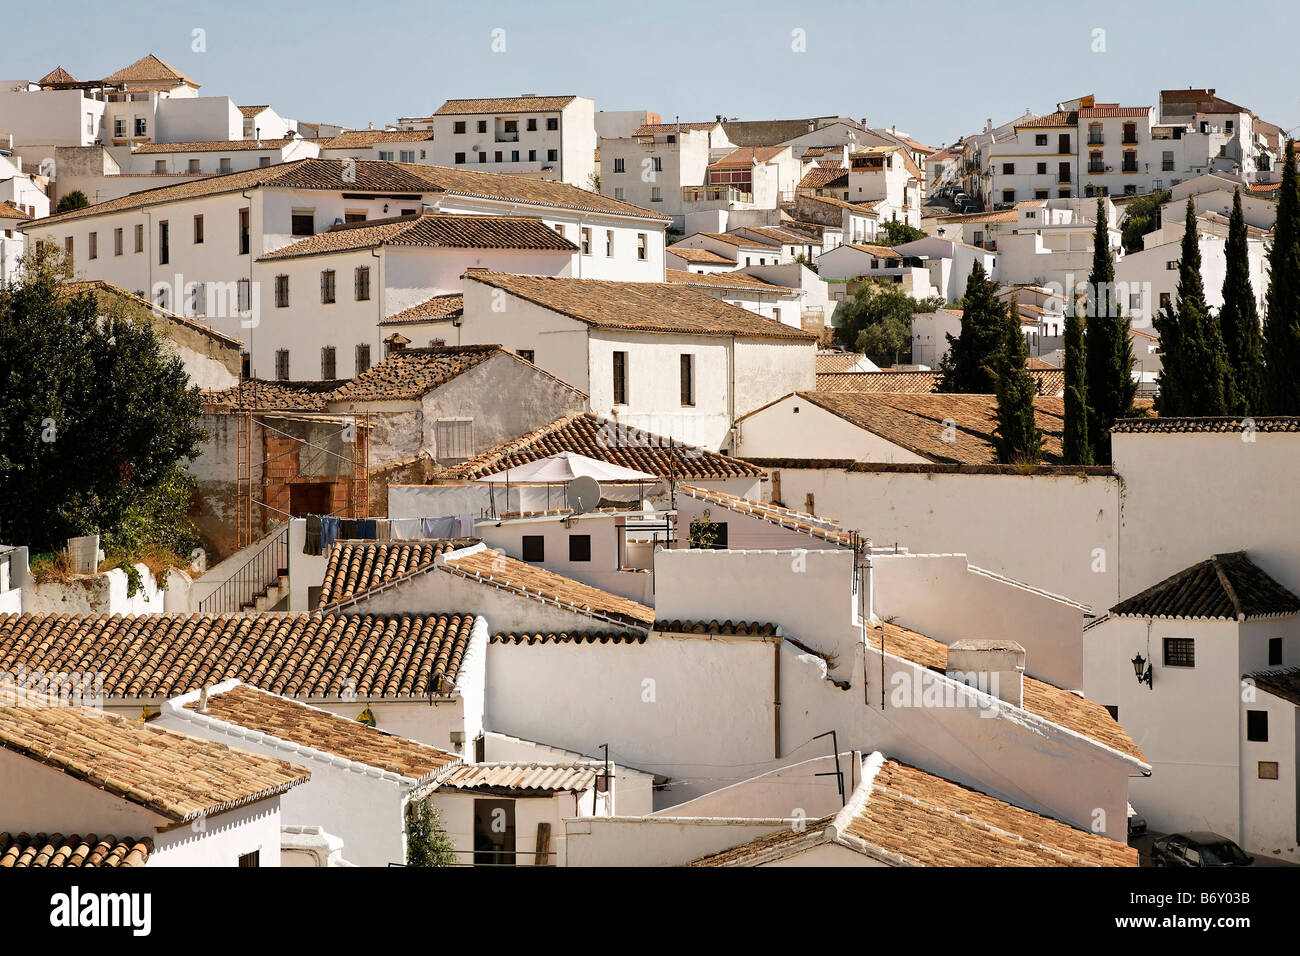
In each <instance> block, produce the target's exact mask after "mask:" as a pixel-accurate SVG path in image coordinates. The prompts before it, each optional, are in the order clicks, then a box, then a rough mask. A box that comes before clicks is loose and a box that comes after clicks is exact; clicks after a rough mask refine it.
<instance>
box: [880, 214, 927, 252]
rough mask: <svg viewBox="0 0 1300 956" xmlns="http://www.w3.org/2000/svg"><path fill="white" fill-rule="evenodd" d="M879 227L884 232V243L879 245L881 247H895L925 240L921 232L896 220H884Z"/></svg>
mask: <svg viewBox="0 0 1300 956" xmlns="http://www.w3.org/2000/svg"><path fill="white" fill-rule="evenodd" d="M880 227H881V228H882V229H884V230H885V241H884V242H882V243H880V245H882V246H897V245H901V244H903V243H904V242H915V241H916V240H918V239H924V238H926V234H925V232H924V231H923V230H921V229H917V228H916V227H915V226H909V225H908V224H907V223H905V222H902V221H900V220H896V219H886V220H885V221H884V222H882V223H881V224H880Z"/></svg>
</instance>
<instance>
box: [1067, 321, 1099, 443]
mask: <svg viewBox="0 0 1300 956" xmlns="http://www.w3.org/2000/svg"><path fill="white" fill-rule="evenodd" d="M1075 305H1076V304H1075V303H1071V307H1070V308H1069V310H1068V311H1067V312H1066V316H1065V435H1064V438H1063V440H1062V455H1063V457H1064V459H1065V463H1066V464H1067V465H1091V464H1092V445H1091V444H1090V443H1089V442H1088V379H1087V366H1086V362H1087V359H1086V357H1085V356H1084V351H1083V316H1081V315H1079V310H1078V308H1076V307H1074V306H1075Z"/></svg>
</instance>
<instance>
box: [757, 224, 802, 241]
mask: <svg viewBox="0 0 1300 956" xmlns="http://www.w3.org/2000/svg"><path fill="white" fill-rule="evenodd" d="M744 228H745V229H746V230H747V231H749V232H756V233H758V234H759V235H760V236H762V237H764V238H766V239H769V240H771V242H772V244H773V245H788V244H789V243H796V244H798V243H806V242H808V241H809V239H810V237H809V236H808V234H807V233H802V232H796V231H795V230H793V229H786V228H784V227H782V226H745V227H744Z"/></svg>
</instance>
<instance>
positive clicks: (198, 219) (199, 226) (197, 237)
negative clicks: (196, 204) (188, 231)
mask: <svg viewBox="0 0 1300 956" xmlns="http://www.w3.org/2000/svg"><path fill="white" fill-rule="evenodd" d="M202 242H203V217H202V216H195V217H194V244H195V245H196V246H197V245H199V244H200V243H202Z"/></svg>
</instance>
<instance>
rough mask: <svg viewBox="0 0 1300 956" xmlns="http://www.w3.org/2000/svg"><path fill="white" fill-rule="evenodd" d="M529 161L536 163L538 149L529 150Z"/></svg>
mask: <svg viewBox="0 0 1300 956" xmlns="http://www.w3.org/2000/svg"><path fill="white" fill-rule="evenodd" d="M528 161H529V162H530V163H535V162H537V150H535V149H530V150H529V151H528Z"/></svg>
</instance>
